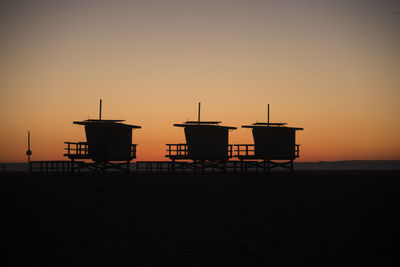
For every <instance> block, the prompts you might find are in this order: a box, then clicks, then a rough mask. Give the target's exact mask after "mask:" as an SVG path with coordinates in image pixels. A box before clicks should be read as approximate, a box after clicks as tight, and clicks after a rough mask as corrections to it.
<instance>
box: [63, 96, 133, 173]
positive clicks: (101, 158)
mask: <svg viewBox="0 0 400 267" xmlns="http://www.w3.org/2000/svg"><path fill="white" fill-rule="evenodd" d="M101 108H102V101H101V100H100V112H99V119H89V120H85V121H74V122H73V123H74V124H78V125H84V126H85V133H86V142H65V144H66V145H67V147H66V148H65V150H66V153H65V154H64V156H66V157H68V158H69V159H70V160H71V171H72V172H74V171H81V170H82V169H84V168H86V169H88V170H91V171H93V172H96V173H105V172H106V170H108V169H116V170H122V171H124V172H126V173H129V163H130V161H131V160H132V159H135V158H136V144H132V130H133V129H140V128H141V127H140V126H137V125H128V124H124V123H122V122H123V121H124V120H103V119H102V118H101ZM87 160H91V162H87Z"/></svg>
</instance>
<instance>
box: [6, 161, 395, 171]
mask: <svg viewBox="0 0 400 267" xmlns="http://www.w3.org/2000/svg"><path fill="white" fill-rule="evenodd" d="M130 169H131V170H132V171H134V170H136V163H134V162H133V163H131V166H130ZM294 169H295V170H400V160H348V161H320V162H295V163H294ZM28 170H29V169H28V164H27V163H21V162H19V163H0V173H3V172H28Z"/></svg>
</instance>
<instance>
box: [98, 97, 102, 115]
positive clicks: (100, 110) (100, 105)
mask: <svg viewBox="0 0 400 267" xmlns="http://www.w3.org/2000/svg"><path fill="white" fill-rule="evenodd" d="M101 106H102V100H101V99H100V111H99V120H101Z"/></svg>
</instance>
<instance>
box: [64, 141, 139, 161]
mask: <svg viewBox="0 0 400 267" xmlns="http://www.w3.org/2000/svg"><path fill="white" fill-rule="evenodd" d="M64 143H65V144H66V145H67V147H66V148H65V150H66V153H65V154H64V156H66V157H68V158H69V159H71V160H72V159H92V155H90V153H89V144H88V143H87V142H64ZM136 146H137V144H131V149H130V159H135V158H136Z"/></svg>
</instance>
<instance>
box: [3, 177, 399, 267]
mask: <svg viewBox="0 0 400 267" xmlns="http://www.w3.org/2000/svg"><path fill="white" fill-rule="evenodd" d="M399 174H400V171H298V172H296V173H294V174H273V175H269V176H267V175H175V176H174V175H164V176H157V175H141V176H138V175H129V176H117V175H104V176H93V175H87V176H30V175H27V174H21V173H19V174H18V173H11V174H2V176H1V177H0V178H1V179H0V181H1V183H2V185H1V188H2V190H3V192H2V194H3V195H4V196H5V202H6V206H7V207H8V209H7V210H9V212H8V216H6V217H5V219H6V220H7V221H9V222H10V224H9V227H8V228H3V230H5V232H6V236H8V237H9V238H7V247H8V266H155V265H167V264H168V265H184V266H230V265H241V266H267V265H272V266H282V265H295V266H363V265H365V264H369V265H375V266H387V265H391V264H394V263H395V256H396V254H395V251H394V247H393V242H394V241H395V240H396V239H397V237H396V234H395V233H396V229H397V227H398V221H395V217H396V215H397V213H398V205H397V204H398V199H399V184H400V180H399V179H398V176H399Z"/></svg>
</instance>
